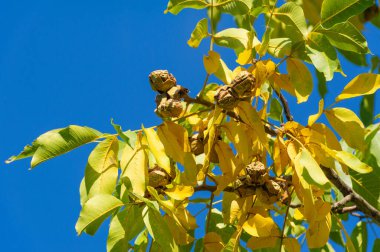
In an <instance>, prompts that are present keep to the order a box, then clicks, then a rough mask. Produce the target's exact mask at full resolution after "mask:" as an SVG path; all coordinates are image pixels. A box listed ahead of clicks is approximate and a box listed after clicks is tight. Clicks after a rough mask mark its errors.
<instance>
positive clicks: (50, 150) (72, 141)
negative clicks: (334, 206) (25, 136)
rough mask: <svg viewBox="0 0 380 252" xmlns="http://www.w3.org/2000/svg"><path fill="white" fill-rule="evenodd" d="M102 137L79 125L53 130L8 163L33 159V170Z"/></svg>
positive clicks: (98, 133)
mask: <svg viewBox="0 0 380 252" xmlns="http://www.w3.org/2000/svg"><path fill="white" fill-rule="evenodd" d="M100 137H101V133H100V132H99V131H96V130H94V129H92V128H89V127H82V126H77V125H70V126H68V127H67V128H60V129H55V130H51V131H48V132H46V133H44V134H42V135H41V136H39V137H38V138H37V139H36V140H34V141H33V143H32V145H27V146H25V147H24V150H23V151H22V152H21V153H20V154H18V155H17V156H12V157H10V158H9V159H8V160H7V161H6V163H7V164H9V163H11V162H13V161H15V160H19V159H23V158H27V157H32V161H31V168H34V167H36V166H37V165H39V164H40V163H42V162H45V161H46V160H49V159H51V158H54V157H56V156H59V155H62V154H64V153H66V152H69V151H71V150H73V149H75V148H77V147H79V146H81V145H84V144H87V143H90V142H93V141H95V140H96V139H98V138H100Z"/></svg>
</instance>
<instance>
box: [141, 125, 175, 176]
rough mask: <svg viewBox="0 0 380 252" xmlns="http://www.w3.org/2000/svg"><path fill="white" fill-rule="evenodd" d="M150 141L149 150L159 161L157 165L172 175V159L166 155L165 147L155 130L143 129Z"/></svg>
mask: <svg viewBox="0 0 380 252" xmlns="http://www.w3.org/2000/svg"><path fill="white" fill-rule="evenodd" d="M143 131H144V133H145V135H146V139H147V141H148V145H149V149H150V151H151V152H152V153H153V156H154V158H155V159H156V161H157V165H158V166H159V167H161V168H162V169H164V170H165V171H166V172H167V173H168V174H171V166H170V159H169V157H168V156H167V155H166V153H165V148H164V145H163V144H162V142H161V140H160V138H159V137H158V135H157V133H156V131H155V130H154V129H153V128H147V129H146V128H143Z"/></svg>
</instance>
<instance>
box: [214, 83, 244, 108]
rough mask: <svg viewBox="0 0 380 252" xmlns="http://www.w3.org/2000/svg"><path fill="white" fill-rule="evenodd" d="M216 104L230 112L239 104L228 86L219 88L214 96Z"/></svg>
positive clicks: (235, 95)
mask: <svg viewBox="0 0 380 252" xmlns="http://www.w3.org/2000/svg"><path fill="white" fill-rule="evenodd" d="M214 98H215V101H216V104H218V106H219V107H221V108H223V109H225V110H232V109H233V108H234V107H236V106H237V104H238V103H239V99H238V97H237V94H236V93H235V91H234V90H233V89H232V88H231V87H230V86H222V87H220V88H219V89H218V90H217V91H216V94H215V96H214Z"/></svg>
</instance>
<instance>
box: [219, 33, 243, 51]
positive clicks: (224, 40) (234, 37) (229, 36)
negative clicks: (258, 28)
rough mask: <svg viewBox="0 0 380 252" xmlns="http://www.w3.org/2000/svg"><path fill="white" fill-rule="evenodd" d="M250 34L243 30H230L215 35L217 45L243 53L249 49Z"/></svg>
mask: <svg viewBox="0 0 380 252" xmlns="http://www.w3.org/2000/svg"><path fill="white" fill-rule="evenodd" d="M249 34H250V32H249V31H248V30H246V29H243V28H228V29H225V30H222V31H220V32H218V33H217V34H215V35H214V41H215V43H216V44H217V45H220V46H225V47H228V48H232V49H234V50H237V51H243V50H244V49H245V48H247V45H248V42H249V37H250V35H249Z"/></svg>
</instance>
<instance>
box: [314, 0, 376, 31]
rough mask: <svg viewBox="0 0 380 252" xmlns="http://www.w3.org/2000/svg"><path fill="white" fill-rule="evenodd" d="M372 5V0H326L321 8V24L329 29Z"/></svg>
mask: <svg viewBox="0 0 380 252" xmlns="http://www.w3.org/2000/svg"><path fill="white" fill-rule="evenodd" d="M371 5H373V1H372V0H344V1H336V0H324V1H323V3H322V10H321V25H322V26H323V27H325V28H327V29H329V28H331V27H333V26H334V25H336V24H338V23H343V22H345V21H347V20H348V19H350V18H351V17H353V16H356V15H358V14H360V13H362V12H363V11H364V10H365V9H367V8H368V7H370V6H371Z"/></svg>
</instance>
